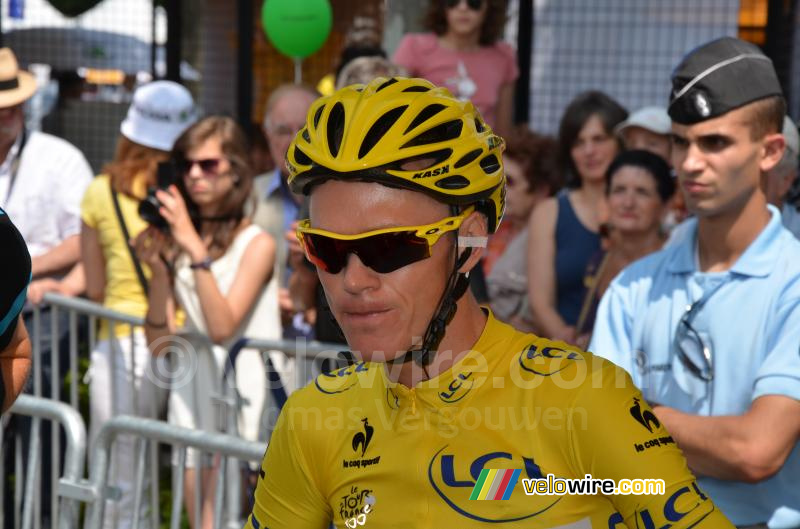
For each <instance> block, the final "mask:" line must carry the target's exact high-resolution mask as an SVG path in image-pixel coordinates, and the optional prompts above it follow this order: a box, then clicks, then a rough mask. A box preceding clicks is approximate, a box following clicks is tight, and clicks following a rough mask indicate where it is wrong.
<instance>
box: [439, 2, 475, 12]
mask: <svg viewBox="0 0 800 529" xmlns="http://www.w3.org/2000/svg"><path fill="white" fill-rule="evenodd" d="M461 2H462V0H445V2H444V3H445V5H446V6H447V9H453V8H456V7H458V4H460V3H461ZM467 7H468V8H470V9H472V10H473V11H480V10H481V8H482V7H483V0H467Z"/></svg>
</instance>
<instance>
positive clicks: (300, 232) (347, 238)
mask: <svg viewBox="0 0 800 529" xmlns="http://www.w3.org/2000/svg"><path fill="white" fill-rule="evenodd" d="M474 210H475V207H474V206H470V207H468V208H467V209H465V210H464V212H463V213H461V214H460V215H458V216H455V217H447V218H446V219H442V220H440V221H438V222H434V223H433V224H427V225H425V226H399V227H396V228H385V229H380V230H373V231H368V232H365V233H358V234H355V235H342V234H339V233H334V232H331V231H326V230H320V229H315V228H312V227H311V225H310V224H311V221H310V220H304V221H302V222H300V225H299V226H298V228H297V238H298V239H299V240H300V244H301V246H302V247H303V250H304V251H305V253H306V257H308V260H309V261H311V262H312V263H313V264H314V265H316V266H317V267H319V268H320V269H322V270H324V271H326V272H328V273H329V274H338V273H339V272H341V271H342V269H343V268H344V267H345V265H346V264H347V259H348V256H349V255H350V254H351V253H353V254H356V255H357V256H358V258H359V259H360V260H361V262H362V263H364V265H366V266H368V267H369V268H371V269H372V270H374V271H376V272H378V273H379V274H388V273H389V272H394V271H395V270H399V269H400V268H403V267H404V266H408V265H410V264H412V263H416V262H417V261H422V260H423V259H427V258H428V257H430V256H431V248H432V247H433V245H434V244H436V242H437V241H438V240H439V238H440V237H441V236H442V235H444V234H445V233H447V232H450V231H454V230H457V229H458V228H459V226H461V223H462V222H464V219H465V218H467V217H468V216H469V215H470V213H472V212H473V211H474Z"/></svg>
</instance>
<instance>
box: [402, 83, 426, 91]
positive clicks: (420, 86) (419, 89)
mask: <svg viewBox="0 0 800 529" xmlns="http://www.w3.org/2000/svg"><path fill="white" fill-rule="evenodd" d="M429 91H430V88H428V87H427V86H422V85H416V86H409V87H408V88H404V89H403V92H429Z"/></svg>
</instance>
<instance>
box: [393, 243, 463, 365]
mask: <svg viewBox="0 0 800 529" xmlns="http://www.w3.org/2000/svg"><path fill="white" fill-rule="evenodd" d="M456 248H458V246H456ZM471 254H472V248H466V249H465V250H464V251H463V252H462V253H461V255H460V256H458V257H457V258H456V262H455V266H454V267H453V271H452V272H451V273H450V278H449V279H448V281H447V287H446V288H445V291H444V293H443V294H442V299H441V300H440V301H439V306H438V308H437V310H436V313H435V314H434V316H433V319H431V321H430V323H429V324H428V328H427V329H426V330H425V336H424V337H423V339H422V344H421V345H420V347H419V348H417V349H409V350H408V351H406V353H405V354H404V355H402V356H400V357H398V358H396V359H394V360H392V361H391V363H392V364H396V363H400V364H405V363H406V362H409V361H410V360H414V362H415V363H416V364H417V365H418V366H420V367H421V368H422V369H424V370H425V375H426V376H427V377H428V378H430V375H428V366H429V365H430V364H431V362H433V357H434V353H435V352H436V350H437V348H438V347H439V344H440V343H441V342H442V339H443V338H444V335H445V330H446V328H447V325H448V324H449V323H450V321H451V320H452V319H453V316H455V314H456V310H457V308H458V305H457V302H458V300H459V299H461V297H462V296H463V295H464V293H465V292H466V291H467V288H468V287H469V274H464V273H460V272H459V271H458V269H459V268H461V267H462V266H463V265H464V263H466V262H467V259H469V257H470V255H471Z"/></svg>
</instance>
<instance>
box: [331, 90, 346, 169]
mask: <svg viewBox="0 0 800 529" xmlns="http://www.w3.org/2000/svg"><path fill="white" fill-rule="evenodd" d="M343 135H344V105H342V104H341V103H336V104H335V105H333V108H332V109H331V112H330V114H328V150H330V151H331V156H333V157H334V158H336V156H337V155H338V154H339V147H341V145H342V136H343Z"/></svg>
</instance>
